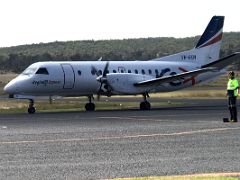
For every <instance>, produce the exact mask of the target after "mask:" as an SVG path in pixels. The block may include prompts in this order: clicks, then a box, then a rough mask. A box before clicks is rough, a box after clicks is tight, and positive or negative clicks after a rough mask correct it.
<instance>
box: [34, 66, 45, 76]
mask: <svg viewBox="0 0 240 180" xmlns="http://www.w3.org/2000/svg"><path fill="white" fill-rule="evenodd" d="M36 74H45V75H48V70H47V68H44V67H41V68H39V69H38V70H37V72H36Z"/></svg>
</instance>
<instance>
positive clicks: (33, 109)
mask: <svg viewBox="0 0 240 180" xmlns="http://www.w3.org/2000/svg"><path fill="white" fill-rule="evenodd" d="M35 112H36V108H35V107H29V108H28V113H29V114H34V113H35Z"/></svg>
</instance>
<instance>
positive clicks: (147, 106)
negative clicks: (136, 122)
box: [140, 93, 151, 110]
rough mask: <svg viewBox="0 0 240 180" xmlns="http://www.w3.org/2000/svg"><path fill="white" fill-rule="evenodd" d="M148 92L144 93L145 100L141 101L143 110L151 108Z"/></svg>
mask: <svg viewBox="0 0 240 180" xmlns="http://www.w3.org/2000/svg"><path fill="white" fill-rule="evenodd" d="M147 97H149V95H148V93H145V94H143V102H141V103H140V109H141V110H150V109H151V104H150V103H149V102H148V101H147Z"/></svg>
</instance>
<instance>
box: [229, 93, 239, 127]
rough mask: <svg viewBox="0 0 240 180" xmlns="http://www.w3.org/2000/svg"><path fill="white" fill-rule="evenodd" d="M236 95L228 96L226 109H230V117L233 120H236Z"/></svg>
mask: <svg viewBox="0 0 240 180" xmlns="http://www.w3.org/2000/svg"><path fill="white" fill-rule="evenodd" d="M236 102H237V97H234V96H233V97H228V109H229V111H230V115H231V119H230V120H232V121H234V122H237V104H236Z"/></svg>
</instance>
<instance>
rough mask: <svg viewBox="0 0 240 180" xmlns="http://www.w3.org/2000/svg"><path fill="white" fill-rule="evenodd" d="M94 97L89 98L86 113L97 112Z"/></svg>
mask: <svg viewBox="0 0 240 180" xmlns="http://www.w3.org/2000/svg"><path fill="white" fill-rule="evenodd" d="M92 98H93V96H88V100H89V103H87V104H86V105H85V109H86V111H94V110H95V104H94V103H92Z"/></svg>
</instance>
